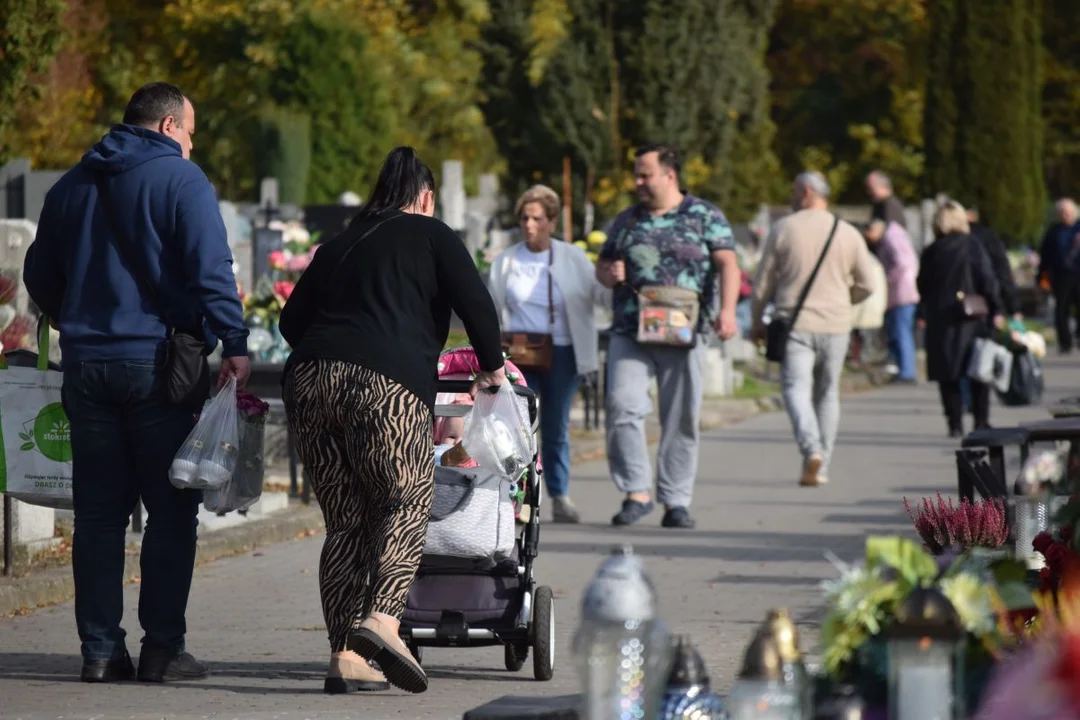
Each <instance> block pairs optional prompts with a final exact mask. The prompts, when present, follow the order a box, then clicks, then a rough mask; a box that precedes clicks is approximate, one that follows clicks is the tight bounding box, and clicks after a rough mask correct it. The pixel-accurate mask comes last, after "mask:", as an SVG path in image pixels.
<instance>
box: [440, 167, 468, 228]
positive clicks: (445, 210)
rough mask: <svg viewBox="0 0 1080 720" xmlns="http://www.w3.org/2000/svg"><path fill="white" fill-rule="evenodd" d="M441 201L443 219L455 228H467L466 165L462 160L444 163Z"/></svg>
mask: <svg viewBox="0 0 1080 720" xmlns="http://www.w3.org/2000/svg"><path fill="white" fill-rule="evenodd" d="M439 201H440V204H441V206H442V221H443V222H444V223H446V224H447V225H449V226H450V227H451V228H453V229H454V230H465V166H464V165H463V164H462V162H461V161H460V160H447V161H445V162H444V163H443V166H442V187H441V188H439Z"/></svg>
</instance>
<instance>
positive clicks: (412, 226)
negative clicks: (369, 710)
mask: <svg viewBox="0 0 1080 720" xmlns="http://www.w3.org/2000/svg"><path fill="white" fill-rule="evenodd" d="M434 211H435V180H434V177H433V175H432V173H431V170H430V169H428V168H427V166H425V165H424V164H423V163H422V162H420V160H419V158H417V157H416V154H415V152H414V151H413V150H412V148H397V149H395V150H394V151H393V152H391V153H390V155H389V157H388V158H387V159H386V163H385V164H384V165H383V168H382V171H381V172H380V174H379V178H378V180H377V181H376V184H375V189H374V190H373V192H372V194H371V198H370V199H369V200H368V202H367V203H366V204H365V205H364V206H363V207H362V208H361V209H360V211H359V213H358V214H357V216H356V217H355V218H354V219H353V221H352V223H351V224H350V225H349V227H348V229H346V230H345V232H343V233H342V234H341V235H339V236H337V237H336V238H334V239H333V240H331V241H329V242H327V243H326V244H325V245H323V246H322V247H321V249H320V250H319V251H318V252H317V253H316V255H315V257H314V259H313V260H312V262H311V265H310V266H309V267H308V269H307V270H306V271H305V272H304V274H303V276H302V277H301V278H300V281H299V282H298V283H297V284H296V288H295V289H294V290H293V293H292V295H291V296H290V297H289V301H288V302H287V303H286V304H285V307H284V308H283V310H282V312H281V320H280V329H281V333H282V335H283V336H284V337H285V340H286V341H287V342H288V343H289V345H290V346H291V347H292V349H293V352H292V355H291V356H290V357H289V361H288V363H286V367H285V374H284V399H285V410H286V414H287V415H288V421H289V430H290V432H291V433H292V435H293V437H294V438H296V443H297V450H298V453H299V455H300V460H301V461H302V462H303V464H304V470H305V473H306V475H307V477H308V479H309V481H310V482H311V485H312V489H313V490H314V491H315V497H316V498H317V499H318V501H319V505H320V507H321V508H322V511H323V515H324V516H325V518H326V541H325V544H324V545H323V550H322V557H321V559H320V563H319V590H320V594H321V596H322V605H323V615H324V617H325V619H326V629H327V634H328V635H329V640H330V652H331V659H330V669H329V672H328V673H327V677H326V680H325V683H324V689H325V691H326V692H328V693H345V692H350V691H353V690H380V689H386V688H387V687H388V683H390V684H393V685H396V686H397V687H400V688H402V689H404V690H407V691H409V692H423V691H424V690H426V689H427V676H426V675H425V673H424V671H423V669H422V668H421V667H420V664H419V663H418V662H417V661H416V659H415V658H414V657H413V656H412V654H411V653H410V652H409V650H408V648H407V647H406V646H405V644H404V643H403V642H402V641H401V639H400V638H399V637H398V626H399V621H400V618H401V615H402V613H403V612H404V609H405V599H406V597H407V596H408V593H409V587H410V586H411V585H412V582H413V578H414V576H415V574H416V569H417V566H418V565H419V563H420V555H421V553H422V551H423V547H424V539H425V537H426V534H427V523H428V514H429V512H430V510H431V499H432V494H433V492H434V477H433V473H434V464H433V462H432V457H433V452H434V449H433V444H432V431H433V419H434V418H433V408H434V404H435V378H436V373H437V371H436V368H437V365H438V357H439V352H440V351H441V350H442V347H443V345H444V344H445V343H446V337H447V334H448V333H449V329H450V311H451V309H453V310H454V311H455V312H456V313H457V314H458V316H459V317H460V318H461V320H462V321H463V322H464V324H465V329H466V331H467V332H468V334H469V340H470V341H471V342H472V344H473V347H474V348H475V350H476V355H477V358H478V360H479V362H480V367H481V369H482V370H483V372H481V373H480V374H479V376H477V378H476V380H475V381H474V383H473V393H474V394H475V392H476V391H477V390H479V389H481V388H484V387H488V386H491V385H498V384H501V383H502V382H503V381H504V380H505V375H504V372H503V356H502V346H501V343H500V336H499V318H498V316H497V314H496V312H495V306H494V303H493V302H492V300H491V296H490V295H489V294H488V292H487V289H486V288H485V287H484V283H483V280H482V279H481V278H480V274H479V272H478V271H477V269H476V265H475V264H474V262H473V259H472V258H471V257H470V256H469V253H468V250H466V248H465V246H464V244H463V243H462V242H461V240H460V238H458V236H457V235H456V234H455V233H454V232H453V231H452V230H451V229H450V228H449V227H447V226H446V225H444V224H443V223H442V222H440V221H439V220H436V219H435V218H434V217H433V215H434ZM372 661H374V662H376V663H378V665H379V668H380V669H381V672H380V671H378V670H376V669H375V668H373V667H372V666H371V664H370V663H371V662H372Z"/></svg>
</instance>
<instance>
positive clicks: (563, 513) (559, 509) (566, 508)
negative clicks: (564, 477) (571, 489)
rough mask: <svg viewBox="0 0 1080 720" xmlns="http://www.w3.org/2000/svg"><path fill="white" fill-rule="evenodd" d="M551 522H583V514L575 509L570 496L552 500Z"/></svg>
mask: <svg viewBox="0 0 1080 720" xmlns="http://www.w3.org/2000/svg"><path fill="white" fill-rule="evenodd" d="M551 521H552V522H557V523H570V524H573V523H579V522H581V514H580V513H579V512H578V509H577V508H576V507H574V503H573V502H571V500H570V496H569V495H563V496H562V497H553V498H551Z"/></svg>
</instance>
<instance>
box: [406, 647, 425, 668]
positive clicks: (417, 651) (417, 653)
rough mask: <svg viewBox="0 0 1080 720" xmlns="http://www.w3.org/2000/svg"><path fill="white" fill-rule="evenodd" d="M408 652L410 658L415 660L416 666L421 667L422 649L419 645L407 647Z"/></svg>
mask: <svg viewBox="0 0 1080 720" xmlns="http://www.w3.org/2000/svg"><path fill="white" fill-rule="evenodd" d="M409 652H411V653H412V656H413V657H414V658H416V664H417V665H420V666H423V664H424V648H422V647H420V646H419V645H415V644H410V645H409Z"/></svg>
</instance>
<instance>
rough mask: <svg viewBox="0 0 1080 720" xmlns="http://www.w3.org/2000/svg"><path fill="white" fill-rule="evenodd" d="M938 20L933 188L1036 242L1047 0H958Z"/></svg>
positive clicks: (929, 117)
mask: <svg viewBox="0 0 1080 720" xmlns="http://www.w3.org/2000/svg"><path fill="white" fill-rule="evenodd" d="M931 18H932V22H933V23H934V27H933V32H932V41H931V58H932V64H931V73H930V76H929V78H928V81H927V103H926V131H927V176H926V183H927V185H926V190H927V191H928V192H931V193H933V192H946V193H948V194H950V195H952V196H953V197H956V198H957V199H959V200H960V201H961V202H964V203H966V204H968V205H976V206H978V207H979V209H980V212H981V214H982V216H983V218H984V219H985V221H986V222H987V223H988V224H989V225H991V226H993V227H994V228H996V229H997V230H998V231H999V232H1000V233H1001V234H1002V235H1003V236H1004V237H1005V238H1007V239H1009V240H1012V241H1021V242H1034V241H1035V236H1036V235H1037V234H1038V232H1039V231H1040V229H1041V228H1042V224H1043V222H1042V221H1043V212H1044V209H1045V204H1046V191H1045V185H1044V180H1043V172H1042V134H1043V121H1042V111H1041V93H1040V92H1039V88H1041V87H1042V82H1041V77H1042V73H1041V63H1040V53H1041V30H1040V22H1041V21H1040V18H1041V0H949V2H943V3H940V4H938V5H937V6H936V7H935V8H934V9H933V10H932V15H931ZM1002 58H1008V62H1002Z"/></svg>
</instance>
